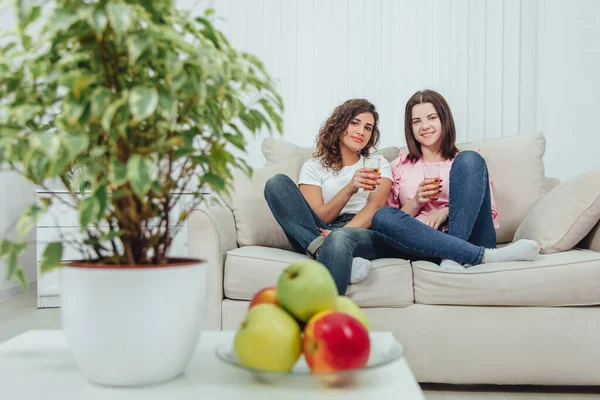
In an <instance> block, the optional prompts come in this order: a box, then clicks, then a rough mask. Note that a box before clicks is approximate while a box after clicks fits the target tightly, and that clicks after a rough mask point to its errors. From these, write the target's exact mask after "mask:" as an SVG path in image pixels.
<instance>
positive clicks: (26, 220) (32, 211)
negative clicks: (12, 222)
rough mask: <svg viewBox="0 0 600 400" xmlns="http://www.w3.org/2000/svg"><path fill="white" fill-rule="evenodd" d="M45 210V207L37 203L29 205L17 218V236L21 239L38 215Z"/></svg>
mask: <svg viewBox="0 0 600 400" xmlns="http://www.w3.org/2000/svg"><path fill="white" fill-rule="evenodd" d="M45 212H46V208H43V207H40V206H39V205H37V204H34V205H32V206H29V207H28V208H27V209H26V210H25V211H23V213H22V214H21V215H20V216H19V219H17V233H18V235H19V238H20V239H22V238H23V237H25V235H27V233H29V231H31V230H32V229H33V228H34V227H35V225H36V223H37V220H38V218H39V217H41V216H42V215H43V214H44V213H45Z"/></svg>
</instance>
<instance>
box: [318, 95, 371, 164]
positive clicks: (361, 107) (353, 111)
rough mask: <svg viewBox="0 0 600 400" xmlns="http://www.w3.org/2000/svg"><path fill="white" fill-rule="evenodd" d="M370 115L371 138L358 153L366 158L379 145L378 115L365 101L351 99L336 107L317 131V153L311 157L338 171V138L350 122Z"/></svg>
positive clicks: (339, 156)
mask: <svg viewBox="0 0 600 400" xmlns="http://www.w3.org/2000/svg"><path fill="white" fill-rule="evenodd" d="M365 112H368V113H371V114H372V115H373V119H374V120H375V123H374V124H373V131H372V132H371V138H370V139H369V142H368V143H367V145H366V146H365V147H364V148H363V149H362V150H361V151H359V152H358V154H360V155H361V156H368V155H369V153H370V150H371V149H372V148H376V146H377V143H379V127H378V121H379V114H377V111H376V110H375V106H374V105H373V104H371V103H370V102H369V101H367V100H365V99H351V100H348V101H346V102H345V103H344V104H342V105H340V106H337V107H336V109H335V110H333V113H332V114H331V116H330V117H329V118H327V121H325V123H324V124H323V125H322V126H321V129H319V134H318V135H317V151H316V152H315V153H314V154H313V157H315V158H318V159H320V161H321V164H322V165H323V166H324V167H325V168H330V169H333V170H334V171H339V170H341V169H342V167H343V164H342V152H341V150H340V138H341V137H342V136H343V135H344V133H345V132H346V129H347V128H348V125H349V124H350V121H352V119H353V118H354V117H356V116H357V115H359V114H362V113H365Z"/></svg>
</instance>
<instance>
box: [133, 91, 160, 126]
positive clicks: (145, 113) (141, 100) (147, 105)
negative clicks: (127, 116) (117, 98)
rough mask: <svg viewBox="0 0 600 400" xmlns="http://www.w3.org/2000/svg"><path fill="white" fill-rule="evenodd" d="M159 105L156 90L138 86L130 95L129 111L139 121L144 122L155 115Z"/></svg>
mask: <svg viewBox="0 0 600 400" xmlns="http://www.w3.org/2000/svg"><path fill="white" fill-rule="evenodd" d="M157 105H158V92H157V91H156V88H153V87H151V88H149V87H145V86H136V87H134V88H133V90H132V91H131V93H130V94H129V110H130V111H131V114H133V117H134V118H135V119H136V120H137V121H143V120H145V119H146V118H148V117H149V116H151V115H152V114H153V113H154V110H156V106H157Z"/></svg>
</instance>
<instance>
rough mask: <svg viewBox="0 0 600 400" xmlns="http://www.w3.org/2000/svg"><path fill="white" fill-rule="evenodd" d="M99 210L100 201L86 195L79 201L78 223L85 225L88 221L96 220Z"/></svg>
mask: <svg viewBox="0 0 600 400" xmlns="http://www.w3.org/2000/svg"><path fill="white" fill-rule="evenodd" d="M99 212H100V203H99V202H98V199H97V198H95V197H92V196H90V197H86V198H84V199H83V200H81V201H80V202H79V224H80V225H81V227H82V228H83V227H86V226H88V225H89V224H90V223H92V222H95V221H97V217H98V213H99Z"/></svg>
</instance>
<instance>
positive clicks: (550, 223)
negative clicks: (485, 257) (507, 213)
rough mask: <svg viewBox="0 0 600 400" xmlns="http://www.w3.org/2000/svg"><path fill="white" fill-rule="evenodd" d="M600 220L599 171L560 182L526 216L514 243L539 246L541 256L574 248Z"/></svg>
mask: <svg viewBox="0 0 600 400" xmlns="http://www.w3.org/2000/svg"><path fill="white" fill-rule="evenodd" d="M598 220H600V169H596V170H592V171H589V172H587V173H585V174H582V175H579V176H577V177H575V178H573V179H570V180H568V181H566V182H563V183H562V184H560V185H559V186H557V187H556V188H554V189H553V190H552V191H550V193H548V194H547V195H546V196H544V198H542V199H541V200H540V201H539V202H538V203H537V204H536V205H535V206H534V207H533V209H532V210H531V211H530V212H529V214H528V215H527V217H526V218H525V221H523V223H522V224H521V226H519V229H518V230H517V232H516V233H515V238H514V240H519V239H531V240H535V241H536V242H538V244H539V245H540V252H541V253H556V252H559V251H565V250H569V249H571V248H573V247H574V246H575V245H576V244H577V243H579V242H580V241H581V240H582V239H583V238H584V237H585V236H586V235H587V234H588V233H589V232H590V231H591V230H592V228H593V227H594V226H595V225H596V223H598Z"/></svg>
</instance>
